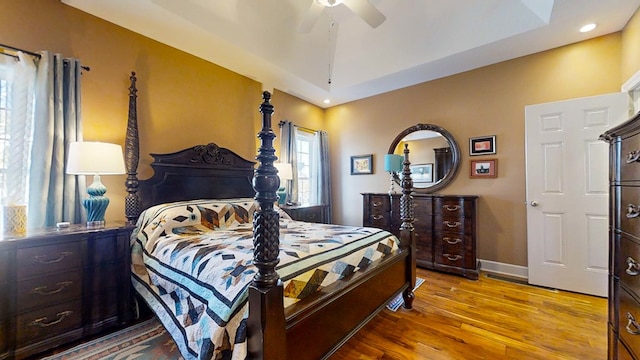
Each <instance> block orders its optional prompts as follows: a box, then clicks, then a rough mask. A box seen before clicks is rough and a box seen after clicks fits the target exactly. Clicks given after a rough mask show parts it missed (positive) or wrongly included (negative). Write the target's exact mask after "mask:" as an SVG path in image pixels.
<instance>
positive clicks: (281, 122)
mask: <svg viewBox="0 0 640 360" xmlns="http://www.w3.org/2000/svg"><path fill="white" fill-rule="evenodd" d="M284 123H285V121H284V120H283V121H280V122H279V123H278V127H282V125H284ZM293 126H295V127H296V128H298V129H300V130H302V131H306V132H310V133H314V134H315V133H317V132H318V130H313V129H309V128H306V127H303V126H298V125H296V124H293Z"/></svg>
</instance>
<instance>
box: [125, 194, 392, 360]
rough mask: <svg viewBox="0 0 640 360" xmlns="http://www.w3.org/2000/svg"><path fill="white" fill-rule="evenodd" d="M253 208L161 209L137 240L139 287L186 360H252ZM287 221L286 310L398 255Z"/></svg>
mask: <svg viewBox="0 0 640 360" xmlns="http://www.w3.org/2000/svg"><path fill="white" fill-rule="evenodd" d="M256 208H257V203H256V202H255V200H254V199H251V198H248V199H228V200H199V201H190V202H178V203H171V204H165V205H158V206H155V207H152V208H149V209H148V210H146V211H145V212H143V214H142V215H141V216H140V219H139V220H138V224H137V227H136V230H135V231H134V233H133V235H132V239H131V245H132V247H131V249H132V264H131V266H132V282H133V285H134V288H135V289H136V291H137V292H138V293H139V294H140V295H141V296H142V297H143V298H144V299H145V301H146V302H147V303H148V304H149V306H150V307H151V308H152V309H153V311H154V312H155V313H156V315H157V316H158V318H159V319H160V321H161V322H162V323H163V325H164V326H165V328H166V329H167V331H168V332H169V333H170V334H171V336H172V337H173V339H174V340H175V342H176V344H177V345H178V347H179V349H180V352H181V353H182V355H183V356H184V358H185V359H245V358H246V353H247V349H246V320H247V315H248V305H247V295H248V290H247V289H248V285H249V284H250V282H251V281H252V280H253V276H254V274H255V273H256V268H255V266H254V265H253V263H252V261H253V229H252V222H253V213H254V211H255V210H256ZM281 214H282V215H281V219H280V255H279V256H280V263H279V265H278V267H277V268H276V270H277V272H278V275H279V276H280V278H281V279H282V281H283V285H284V297H285V298H284V302H285V306H288V305H290V304H293V303H295V302H297V301H299V300H300V299H302V298H304V297H305V296H307V295H309V294H312V293H314V292H316V291H318V290H319V289H322V288H324V287H326V286H327V285H329V284H331V283H333V282H334V281H336V280H338V279H341V278H343V277H345V276H347V275H349V274H352V273H354V272H357V271H360V270H363V269H365V268H366V267H367V266H368V265H369V264H370V263H371V262H373V261H375V260H378V259H380V258H383V257H385V256H386V255H388V254H390V253H392V252H394V251H395V250H396V249H397V248H398V240H397V238H396V237H395V236H393V235H391V234H390V233H388V232H386V231H382V230H380V229H374V228H366V227H347V226H339V225H326V224H312V223H304V222H298V221H293V220H291V219H290V218H289V217H288V216H286V214H285V213H283V212H282V213H281Z"/></svg>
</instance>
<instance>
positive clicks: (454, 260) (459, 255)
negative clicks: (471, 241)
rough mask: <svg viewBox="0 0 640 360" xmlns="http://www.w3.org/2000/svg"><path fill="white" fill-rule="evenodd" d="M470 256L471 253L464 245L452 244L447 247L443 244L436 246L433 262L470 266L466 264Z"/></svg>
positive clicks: (463, 266)
mask: <svg viewBox="0 0 640 360" xmlns="http://www.w3.org/2000/svg"><path fill="white" fill-rule="evenodd" d="M470 256H471V254H469V252H468V251H466V250H465V249H464V247H462V246H451V247H446V248H445V247H443V246H436V247H435V256H434V257H433V262H434V263H436V264H441V265H446V266H453V267H457V268H470V267H469V266H467V265H466V264H467V257H470Z"/></svg>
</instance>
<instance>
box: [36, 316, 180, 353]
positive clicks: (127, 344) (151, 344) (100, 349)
mask: <svg viewBox="0 0 640 360" xmlns="http://www.w3.org/2000/svg"><path fill="white" fill-rule="evenodd" d="M44 359H46V360H72V359H73V360H124V359H127V360H133V359H135V360H183V357H182V356H181V355H180V352H179V351H178V348H177V347H176V345H175V343H174V342H173V340H172V339H171V336H169V334H167V332H166V331H165V330H164V327H163V326H162V325H161V324H160V322H159V321H157V320H156V319H155V318H152V319H149V320H146V321H144V322H141V323H139V324H136V325H133V326H130V327H128V328H126V329H123V330H120V331H117V332H114V333H112V334H109V335H105V336H103V337H101V338H98V339H95V340H93V341H88V342H85V343H82V344H80V345H78V346H76V347H74V348H71V349H69V350H67V351H64V352H61V353H58V354H55V355H52V356H49V357H46V358H44Z"/></svg>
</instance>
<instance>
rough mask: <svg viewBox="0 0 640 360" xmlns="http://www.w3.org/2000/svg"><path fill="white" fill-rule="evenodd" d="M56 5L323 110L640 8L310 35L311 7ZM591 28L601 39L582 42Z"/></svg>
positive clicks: (568, 2)
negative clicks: (306, 20) (302, 26)
mask: <svg viewBox="0 0 640 360" xmlns="http://www.w3.org/2000/svg"><path fill="white" fill-rule="evenodd" d="M61 1H62V2H63V3H65V4H68V5H70V6H73V7H76V8H78V9H80V10H82V11H85V12H87V13H90V14H92V15H95V16H97V17H99V18H102V19H104V20H107V21H110V22H112V23H114V24H117V25H120V26H122V27H125V28H127V29H130V30H132V31H134V32H137V33H140V34H142V35H145V36H147V37H149V38H152V39H154V40H157V41H159V42H162V43H165V44H167V45H170V46H172V47H175V48H178V49H180V50H183V51H185V52H187V53H190V54H193V55H195V56H198V57H201V58H203V59H205V60H208V61H211V62H213V63H215V64H218V65H220V66H223V67H225V68H228V69H230V70H232V71H235V72H237V73H239V74H242V75H245V76H247V77H250V78H252V79H255V80H256V81H259V82H261V83H262V84H263V87H264V88H265V89H267V90H271V89H273V88H277V89H279V90H282V91H285V92H287V93H289V94H292V95H295V96H297V97H300V98H302V99H304V100H307V101H309V102H311V103H314V104H317V105H318V106H321V107H327V106H332V105H337V104H341V103H345V102H349V101H353V100H357V99H361V98H365V97H369V96H373V95H377V94H380V93H384V92H387V91H391V90H395V89H399V88H402V87H406V86H410V85H414V84H418V83H421V82H425V81H429V80H433V79H437V78H440V77H443V76H448V75H452V74H456V73H459V72H463V71H467V70H471V69H475V68H478V67H482V66H485V65H489V64H493V63H497V62H500V61H505V60H509V59H513V58H516V57H520V56H524V55H528V54H532V53H535V52H539V51H543V50H547V49H551V48H555V47H558V46H562V45H566V44H570V43H574V42H578V41H581V40H585V39H587V38H592V37H596V36H600V35H605V34H609V33H612V32H615V31H619V30H621V29H622V28H623V27H624V25H625V24H626V23H627V21H628V20H629V19H630V17H631V16H632V15H633V13H634V11H635V10H636V9H638V7H639V6H640V0H370V3H371V4H372V5H374V6H375V7H376V8H377V9H378V10H379V11H380V12H382V13H383V14H384V15H385V16H386V20H385V21H384V22H383V23H382V24H381V25H380V26H378V27H376V28H372V27H371V26H369V25H368V24H367V23H366V22H364V21H363V20H362V19H361V18H360V17H359V16H358V15H356V14H354V12H352V11H351V10H350V9H349V8H347V7H346V6H345V5H344V4H342V5H338V6H335V7H331V8H325V9H324V10H323V11H322V13H321V14H320V16H319V18H318V20H317V22H316V23H315V25H314V26H313V27H312V28H311V30H310V31H309V32H306V33H305V32H302V31H300V30H299V28H300V24H301V23H302V21H303V20H304V18H305V14H307V12H308V10H309V8H310V6H311V2H312V1H315V0H268V1H267V0H180V1H176V0H108V1H104V0H61ZM345 1H350V0H345ZM588 22H595V23H597V24H598V27H597V28H596V30H594V31H592V32H589V33H580V32H578V28H579V27H580V26H582V25H583V24H585V23H588ZM329 79H331V81H330V82H329ZM326 98H328V99H331V104H330V105H327V104H324V103H323V100H324V99H326Z"/></svg>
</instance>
